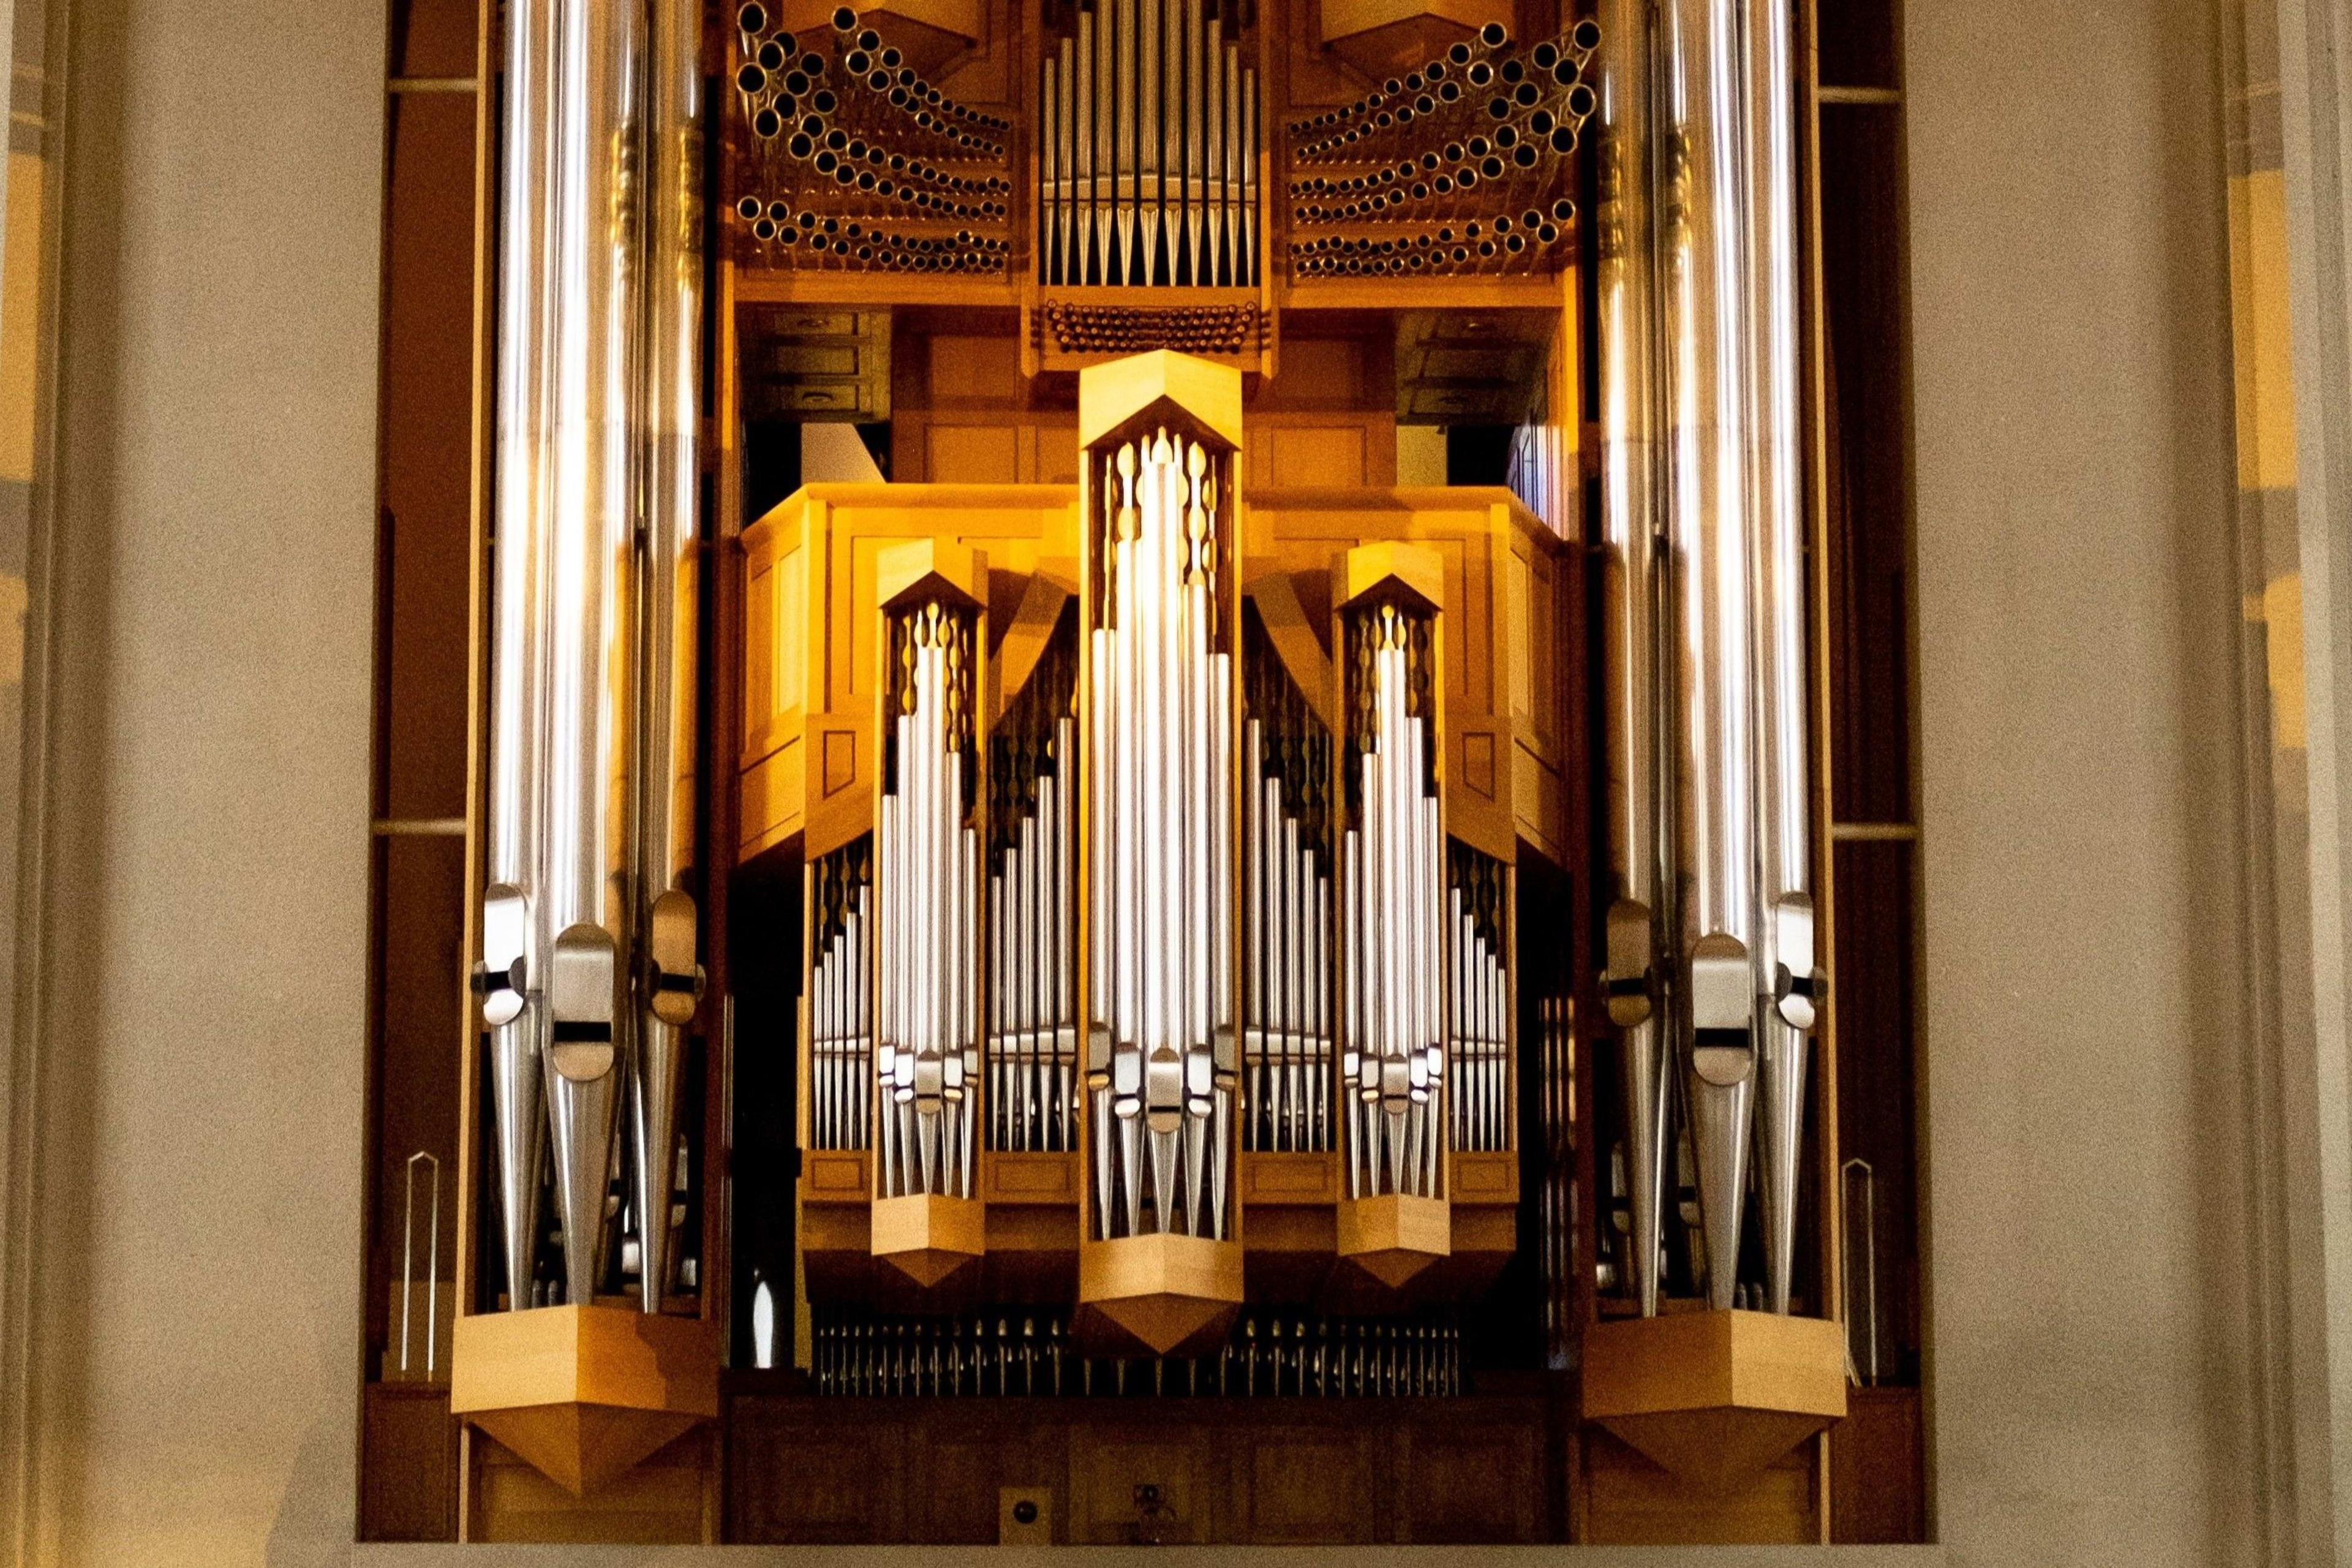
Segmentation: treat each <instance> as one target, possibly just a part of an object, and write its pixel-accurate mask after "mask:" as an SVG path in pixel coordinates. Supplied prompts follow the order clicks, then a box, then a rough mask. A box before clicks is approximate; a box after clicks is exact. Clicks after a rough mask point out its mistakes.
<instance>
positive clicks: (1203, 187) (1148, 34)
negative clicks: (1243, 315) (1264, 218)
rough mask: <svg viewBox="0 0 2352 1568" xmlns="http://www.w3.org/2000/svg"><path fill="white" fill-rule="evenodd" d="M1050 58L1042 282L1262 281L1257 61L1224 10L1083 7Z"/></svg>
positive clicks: (1195, 0)
mask: <svg viewBox="0 0 2352 1568" xmlns="http://www.w3.org/2000/svg"><path fill="white" fill-rule="evenodd" d="M1040 70H1041V73H1042V74H1041V77H1040V79H1039V82H1038V98H1037V102H1038V105H1039V110H1040V116H1039V123H1038V127H1037V145H1038V158H1037V163H1038V184H1037V225H1038V226H1037V265H1038V273H1037V276H1038V280H1039V281H1040V282H1044V283H1048V284H1071V285H1097V286H1103V287H1111V288H1118V287H1128V288H1155V287H1156V288H1201V289H1214V288H1223V289H1234V288H1240V289H1246V288H1248V287H1250V286H1251V285H1253V284H1254V283H1255V282H1256V280H1257V270H1258V263H1257V252H1258V231H1259V218H1258V212H1257V181H1258V174H1257V147H1258V142H1259V138H1258V124H1257V117H1258V93H1257V70H1256V68H1255V67H1254V66H1251V65H1247V64H1244V57H1243V54H1242V46H1241V40H1240V37H1239V36H1238V30H1234V36H1231V37H1229V36H1228V23H1227V19H1226V17H1225V16H1224V14H1223V12H1222V11H1218V10H1213V9H1212V8H1211V7H1210V6H1209V5H1208V4H1207V0H1108V4H1100V5H1095V6H1093V7H1092V8H1091V9H1088V8H1079V9H1077V12H1076V25H1075V28H1074V30H1073V31H1072V32H1071V33H1069V34H1067V35H1065V36H1064V37H1061V38H1059V39H1058V40H1057V41H1056V42H1055V44H1053V45H1052V46H1050V47H1047V49H1046V50H1045V59H1044V61H1043V62H1042V65H1041V67H1040Z"/></svg>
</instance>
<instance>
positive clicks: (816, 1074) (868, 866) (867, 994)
mask: <svg viewBox="0 0 2352 1568" xmlns="http://www.w3.org/2000/svg"><path fill="white" fill-rule="evenodd" d="M808 879H809V931H810V933H811V935H812V937H813V938H814V944H815V961H814V963H812V964H811V965H810V971H809V1046H810V1050H809V1063H810V1067H809V1070H810V1076H811V1079H812V1080H813V1081H812V1082H811V1084H810V1086H809V1147H811V1148H813V1149H866V1148H870V1147H872V1144H873V1136H874V1132H873V1126H874V1008H873V1003H872V997H873V984H874V946H873V943H874V840H873V838H872V837H871V836H861V837H858V838H856V839H854V840H852V841H851V842H850V843H847V844H845V845H843V846H842V847H840V848H838V849H835V850H834V851H833V852H832V853H830V854H827V855H821V856H819V857H817V858H816V859H814V860H813V861H811V862H810V863H809V868H808Z"/></svg>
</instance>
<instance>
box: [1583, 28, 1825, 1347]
mask: <svg viewBox="0 0 2352 1568" xmlns="http://www.w3.org/2000/svg"><path fill="white" fill-rule="evenodd" d="M1601 28H1602V33H1603V38H1604V40H1605V45H1604V50H1603V53H1602V55H1601V60H1600V70H1599V79H1598V110H1597V112H1598V113H1599V115H1600V119H1601V134H1602V145H1601V156H1600V159H1599V172H1600V197H1601V211H1600V219H1601V230H1600V268H1599V285H1600V298H1601V310H1600V324H1601V387H1602V392H1601V404H1602V407H1601V417H1602V437H1603V457H1602V496H1603V502H1604V511H1605V514H1606V518H1605V526H1604V539H1605V545H1606V549H1605V552H1604V559H1603V572H1604V579H1603V610H1604V633H1605V637H1606V639H1607V645H1608V647H1609V650H1610V654H1611V660H1610V662H1611V667H1612V668H1611V671H1610V676H1609V679H1608V682H1607V686H1606V690H1607V707H1608V714H1609V721H1610V726H1609V728H1610V739H1609V753H1610V771H1611V787H1612V798H1611V813H1610V818H1611V834H1610V837H1611V860H1612V871H1613V872H1614V874H1615V878H1616V881H1617V888H1616V889H1615V894H1616V902H1615V903H1614V904H1613V905H1612V910H1611V912H1610V921H1609V969H1608V988H1609V999H1610V1012H1611V1016H1612V1021H1613V1022H1614V1023H1615V1025H1616V1026H1617V1028H1618V1030H1619V1034H1620V1038H1621V1040H1622V1058H1623V1066H1624V1069H1625V1071H1624V1076H1625V1080H1626V1093H1627V1107H1626V1109H1627V1118H1628V1123H1629V1135H1628V1139H1627V1143H1628V1152H1629V1163H1631V1164H1632V1165H1633V1167H1634V1169H1633V1172H1632V1173H1631V1184H1632V1187H1633V1193H1632V1206H1633V1228H1634V1230H1635V1232H1636V1236H1635V1240H1634V1245H1633V1272H1634V1276H1635V1279H1634V1283H1635V1288H1636V1290H1637V1293H1638V1294H1639V1295H1640V1298H1641V1300H1642V1303H1643V1310H1645V1311H1647V1310H1654V1309H1655V1304H1656V1289H1657V1281H1656V1278H1655V1274H1656V1265H1655V1263H1654V1258H1655V1257H1656V1251H1655V1247H1654V1240H1655V1236H1656V1228H1655V1227H1656V1216H1657V1213H1658V1210H1659V1206H1660V1205H1659V1201H1658V1196H1657V1194H1658V1193H1659V1191H1660V1187H1661V1184H1662V1182H1663V1165H1664V1160H1663V1153H1662V1151H1663V1149H1664V1142H1665V1136H1664V1126H1665V1122H1664V1100H1665V1098H1666V1097H1665V1095H1664V1093H1663V1092H1662V1089H1663V1080H1664V1074H1665V1071H1666V1068H1665V1061H1664V1058H1665V1057H1666V1052H1665V1050H1664V1041H1665V1040H1667V1039H1673V1040H1675V1041H1676V1042H1677V1043H1678V1044H1679V1045H1680V1047H1681V1050H1680V1052H1679V1053H1678V1054H1680V1055H1681V1056H1682V1057H1683V1059H1684V1062H1685V1067H1686V1068H1687V1074H1688V1078H1687V1083H1686V1086H1685V1088H1686V1101H1687V1106H1688V1110H1689V1114H1690V1117H1691V1123H1692V1130H1693V1133H1694V1137H1693V1148H1694V1153H1695V1156H1696V1166H1697V1180H1698V1187H1699V1194H1700V1208H1701V1210H1702V1214H1703V1224H1704V1232H1705V1243H1706V1277H1707V1294H1708V1296H1709V1298H1710V1300H1712V1302H1713V1304H1714V1305H1716V1306H1717V1307H1718V1308H1722V1307H1728V1306H1730V1305H1732V1304H1733V1302H1734V1301H1735V1300H1739V1299H1743V1298H1744V1296H1745V1295H1747V1294H1748V1292H1746V1291H1744V1290H1743V1289H1742V1287H1743V1284H1745V1283H1748V1282H1743V1281H1741V1280H1740V1279H1738V1258H1739V1250H1740V1246H1739V1244H1740V1235H1739V1231H1740V1223H1741V1214H1742V1210H1743V1207H1744V1205H1745V1202H1746V1193H1747V1186H1748V1170H1747V1161H1748V1151H1749V1147H1750V1143H1751V1141H1752V1142H1754V1143H1755V1144H1756V1146H1757V1148H1758V1150H1759V1159H1760V1162H1761V1163H1760V1167H1759V1173H1758V1180H1759V1186H1760V1188H1761V1195H1762V1207H1763V1212H1764V1215H1765V1235H1764V1237H1763V1241H1764V1254H1765V1273H1766V1278H1765V1279H1764V1280H1763V1281H1760V1282H1755V1283H1757V1284H1758V1286H1759V1289H1758V1290H1757V1291H1756V1292H1754V1293H1756V1294H1760V1296H1761V1297H1762V1299H1763V1300H1766V1301H1767V1302H1768V1303H1769V1305H1770V1306H1771V1307H1772V1308H1773V1310H1780V1311H1785V1310H1788V1306H1789V1300H1790V1266H1791V1260H1792V1258H1793V1254H1794V1247H1795V1227H1796V1217H1795V1209H1796V1196H1797V1190H1798V1171H1799V1164H1800V1157H1799V1144H1800V1142H1801V1137H1802V1131H1803V1110H1804V1106H1803V1102H1804V1079H1805V1070H1806V1061H1805V1058H1806V1037H1807V1035H1808V1034H1809V1033H1810V1031H1811V1027H1812V1025H1813V1019H1814V1014H1815V1010H1816V1008H1817V1006H1818V1004H1819V998H1820V992H1821V981H1820V976H1819V974H1818V973H1817V971H1816V969H1815V963H1814V940H1813V930H1812V911H1811V899H1810V893H1809V888H1810V870H1811V844H1810V839H1809V834H1808V821H1809V814H1810V810H1811V800H1810V790H1809V781H1808V778H1807V773H1806V721H1807V713H1806V703H1805V685H1804V668H1805V644H1804V623H1803V614H1804V603H1803V599H1804V590H1803V579H1802V576H1801V569H1802V535H1801V528H1802V525H1803V524H1802V516H1801V496H1800V484H1799V468H1798V461H1799V458H1798V447H1797V441H1798V437H1797V420H1798V416H1799V408H1798V393H1799V388H1798V371H1797V342H1796V336H1797V334H1796V319H1797V318H1796V248H1795V160H1794V139H1793V136H1794V133H1793V124H1792V120H1791V116H1792V115H1793V113H1794V110H1795V100H1794V89H1793V82H1794V78H1793V73H1792V68H1791V65H1790V31H1789V28H1790V23H1789V17H1788V15H1787V13H1786V11H1785V9H1783V8H1781V7H1777V6H1769V5H1757V6H1748V5H1739V4H1737V3H1735V0H1666V3H1665V4H1664V5H1661V6H1658V7H1655V8H1652V7H1649V6H1646V5H1634V4H1633V3H1632V0H1607V3H1606V4H1604V5H1603V8H1602V14H1601ZM1654 540H1655V541H1662V542H1663V549H1664V556H1663V558H1659V557H1658V556H1657V554H1656V552H1654V550H1653V541H1654ZM1670 895H1671V897H1670ZM1669 906H1670V907H1669ZM1661 958H1664V959H1665V960H1666V961H1667V962H1669V963H1672V965H1673V969H1674V973H1675V976H1676V980H1677V984H1675V985H1673V986H1671V987H1667V986H1661V985H1660V984H1658V982H1657V979H1656V976H1657V973H1658V964H1659V961H1660V960H1661ZM1668 998H1671V1008H1669V1006H1668V1005H1666V1002H1667V1000H1668ZM1759 1113H1760V1115H1761V1118H1762V1126H1761V1130H1760V1135H1759V1136H1756V1137H1754V1138H1753V1139H1752V1140H1751V1129H1753V1127H1754V1125H1755V1121H1756V1119H1757V1117H1758V1116H1759Z"/></svg>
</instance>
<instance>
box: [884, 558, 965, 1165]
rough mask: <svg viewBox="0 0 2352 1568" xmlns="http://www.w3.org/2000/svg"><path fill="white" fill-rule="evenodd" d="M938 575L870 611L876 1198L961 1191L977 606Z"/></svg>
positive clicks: (963, 1159)
mask: <svg viewBox="0 0 2352 1568" xmlns="http://www.w3.org/2000/svg"><path fill="white" fill-rule="evenodd" d="M900 548H902V549H906V548H909V547H907V546H901V547H900ZM911 548H915V549H927V548H929V547H928V546H914V547H911ZM886 562H887V558H886ZM938 584H939V579H938V578H936V577H933V578H930V579H928V580H927V581H925V582H923V583H919V584H916V585H915V587H914V588H912V589H910V590H909V591H908V593H906V594H904V595H899V596H898V598H897V599H896V600H894V601H892V602H890V603H889V604H888V605H887V606H886V608H885V612H884V614H885V623H886V626H887V642H886V645H885V646H886V658H887V667H886V669H885V673H884V681H885V689H884V695H883V712H884V714H885V716H886V727H885V731H884V737H883V760H882V789H881V794H880V796H879V798H878V799H877V801H876V803H875V829H874V844H875V868H874V892H875V915H876V920H877V924H878V925H879V928H880V930H881V932H882V940H881V943H880V947H879V951H878V954H877V957H878V960H879V962H878V963H877V968H876V976H877V979H876V997H875V1001H876V1006H875V1012H874V1026H875V1028H874V1072H875V1079H876V1082H877V1085H878V1096H877V1103H878V1104H879V1106H880V1109H881V1112H882V1126H883V1129H884V1131H885V1137H884V1139H883V1141H882V1144H881V1153H882V1158H881V1160H880V1161H879V1162H878V1163H877V1170H876V1175H875V1193H876V1195H877V1196H878V1197H905V1196H909V1195H912V1194H926V1193H928V1194H940V1195H943V1196H947V1197H958V1198H968V1197H971V1196H972V1195H973V1184H972V1175H973V1159H972V1151H973V1140H974V1133H975V1131H976V1129H977V1126H978V1115H977V1110H978V1101H979V1077H980V1044H979V1008H978V1006H977V987H976V985H975V984H974V977H975V975H976V974H977V973H978V971H979V964H980V940H979V912H980V851H981V838H980V822H981V817H980V799H979V795H980V751H979V745H978V741H977V731H976V728H975V721H974V714H973V701H974V683H975V680H976V678H977V674H978V658H979V643H978V610H977V606H976V605H973V604H971V603H970V602H967V601H965V600H964V599H962V598H961V596H958V597H954V598H950V597H949V596H948V595H949V594H950V590H948V589H946V588H943V587H940V586H939V585H938Z"/></svg>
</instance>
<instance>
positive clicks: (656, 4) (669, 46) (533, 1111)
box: [475, 0, 702, 1311]
mask: <svg viewBox="0 0 2352 1568" xmlns="http://www.w3.org/2000/svg"><path fill="white" fill-rule="evenodd" d="M508 28H509V32H508V39H507V62H508V67H507V68H508V79H507V95H506V108H505V128H504V129H505V136H504V143H505V153H504V164H503V171H502V177H503V181H504V186H505V200H504V212H505V231H504V248H503V252H502V255H501V257H500V276H499V389H498V409H499V415H498V462H497V470H498V475H499V489H498V496H497V542H498V549H497V560H496V573H495V580H494V584H493V605H492V630H491V638H492V654H491V658H492V668H491V681H490V688H491V722H490V756H489V770H490V771H489V785H488V876H489V886H488V888H487V889H486V890H485V895H484V903H483V919H482V959H481V963H480V965H479V967H478V969H477V971H476V973H475V984H476V987H477V989H478V992H479V993H480V994H481V997H482V1018H483V1022H484V1024H485V1025H486V1026H488V1029H489V1031H490V1045H489V1050H490V1066H491V1074H490V1076H491V1087H492V1093H491V1099H492V1116H493V1119H494V1121H495V1124H496V1137H497V1150H498V1171H497V1173H496V1183H497V1190H498V1193H499V1199H500V1207H501V1217H502V1221H503V1231H504V1235H503V1247H502V1251H503V1255H504V1258H505V1261H506V1266H507V1268H506V1271H507V1285H508V1296H509V1302H510V1304H511V1305H513V1306H515V1307H518V1308H520V1307H521V1306H523V1305H525V1304H526V1303H527V1302H528V1300H530V1277H531V1266H532V1251H533V1247H534V1243H535V1240H536V1237H537V1228H538V1215H537V1212H536V1211H537V1194H538V1192H539V1185H540V1174H541V1117H542V1115H543V1116H544V1117H545V1119H546V1124H547V1125H546V1133H545V1138H546V1147H547V1148H548V1149H549V1150H550V1152H551V1153H552V1156H553V1162H554V1178H555V1179H554V1187H555V1195H556V1204H557V1207H558V1211H559V1215H558V1217H559V1218H560V1220H561V1222H562V1233H563V1238H564V1273H565V1281H564V1284H565V1297H566V1299H567V1300H572V1301H575V1302H583V1303H584V1302H587V1301H590V1300H593V1297H594V1293H595V1287H596V1284H597V1282H598V1279H599V1277H600V1275H601V1274H602V1271H603V1264H604V1251H605V1242H606V1236H605V1216H606V1211H607V1199H608V1196H609V1189H610V1185H611V1182H612V1179H613V1174H614V1170H615V1168H616V1165H617V1164H618V1161H617V1158H616V1149H615V1142H616V1137H617V1133H618V1131H619V1129H620V1125H621V1117H622V1112H623V1109H624V1106H625V1104H626V1105H627V1107H628V1108H629V1109H630V1110H631V1112H632V1114H631V1116H630V1120H629V1129H630V1132H631V1135H632V1142H634V1143H635V1170H636V1172H637V1173H638V1186H639V1191H638V1193H637V1194H636V1197H635V1209H636V1212H637V1214H638V1215H640V1216H643V1223H642V1224H641V1225H640V1226H639V1229H640V1231H641V1233H642V1236H641V1242H642V1245H643V1247H644V1249H645V1250H644V1252H643V1255H642V1268H643V1289H644V1302H645V1306H646V1310H648V1311H653V1310H659V1307H660V1305H661V1299H662V1294H663V1291H664V1289H665V1287H666V1284H667V1279H668V1275H669V1272H670V1268H671V1259H670V1258H669V1257H668V1226H667V1224H666V1223H665V1221H666V1219H667V1215H668V1214H669V1210H670V1173H671V1169H672V1149H673V1145H674V1142H675V1140H676V1137H677V1114H678V1110H677V1096H678V1084H679V1078H680V1071H681V1064H682V1060H683V1057H684V1051H685V1037H684V1031H685V1029H686V1027H687V1026H688V1023H689V1022H690V1021H691V1019H692V1017H693V1016H694V1012H695V1007H696V1004H697V1001H698V995H699V992H700V987H701V975H700V972H699V971H698V968H697V966H696V964H695V951H696V929H695V928H696V915H695V906H694V901H693V898H692V895H691V894H690V893H689V892H688V890H687V888H686V886H685V884H686V883H687V882H688V879H689V873H690V868H691V862H692V853H693V843H694V801H693V791H692V779H691V773H692V767H693V760H692V759H693V752H694V743H693V742H694V731H693V724H694V702H693V693H694V647H695V603H696V590H695V578H694V569H693V559H694V557H693V551H694V547H695V546H694V540H695V526H696V498H697V493H698V458H697V456H696V451H695V445H694V442H695V418H696V416H695V395H696V389H697V386H698V358H697V355H698V345H699V342H700V339H701V305H702V300H701V279H702V258H701V255H700V223H699V204H700V183H701V174H700V167H701V130H700V123H699V121H700V115H701V103H700V95H701V74H700V37H701V7H700V6H699V5H698V4H696V3H695V0H513V4H511V5H509V7H508Z"/></svg>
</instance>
